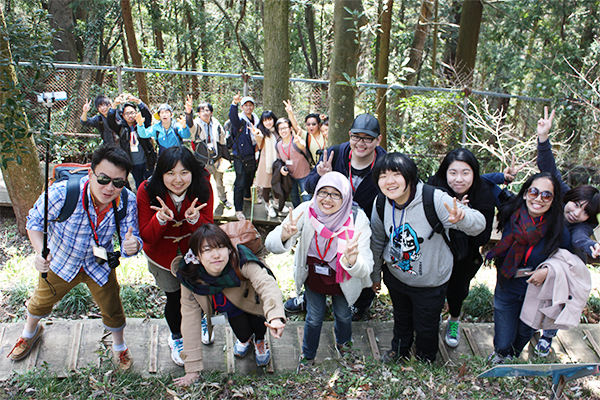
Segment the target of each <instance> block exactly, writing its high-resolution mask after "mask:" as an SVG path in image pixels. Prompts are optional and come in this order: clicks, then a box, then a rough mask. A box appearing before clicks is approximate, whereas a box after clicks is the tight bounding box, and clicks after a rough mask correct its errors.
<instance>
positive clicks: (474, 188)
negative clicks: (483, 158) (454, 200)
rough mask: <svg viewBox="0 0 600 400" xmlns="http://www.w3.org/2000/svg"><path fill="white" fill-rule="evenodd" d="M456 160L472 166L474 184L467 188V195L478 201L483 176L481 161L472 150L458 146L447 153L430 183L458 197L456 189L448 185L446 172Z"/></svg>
mask: <svg viewBox="0 0 600 400" xmlns="http://www.w3.org/2000/svg"><path fill="white" fill-rule="evenodd" d="M454 161H462V162H465V163H467V164H468V165H469V167H471V169H472V170H473V184H472V185H471V187H470V188H469V190H467V193H466V194H467V195H469V200H472V201H474V202H477V200H478V198H479V195H480V193H481V190H480V188H481V178H480V177H479V161H477V157H475V154H473V153H471V151H470V150H467V149H463V148H458V149H454V150H452V151H451V152H450V153H448V154H446V157H444V159H443V160H442V163H441V164H440V167H439V168H438V170H437V172H436V173H435V175H433V176H432V177H431V181H430V183H431V184H432V185H434V186H437V187H441V188H444V189H446V190H447V191H448V193H450V195H451V196H452V197H458V196H457V194H456V193H454V190H452V188H451V187H450V186H449V185H448V179H447V177H446V174H447V173H448V168H450V164H452V163H453V162H454Z"/></svg>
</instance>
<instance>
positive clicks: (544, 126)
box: [537, 106, 554, 143]
mask: <svg viewBox="0 0 600 400" xmlns="http://www.w3.org/2000/svg"><path fill="white" fill-rule="evenodd" d="M553 119H554V110H552V113H551V114H550V116H548V107H547V106H546V107H544V118H540V119H539V120H538V123H537V135H538V140H539V141H540V143H541V142H545V141H546V140H548V135H549V134H550V127H551V126H552V120H553Z"/></svg>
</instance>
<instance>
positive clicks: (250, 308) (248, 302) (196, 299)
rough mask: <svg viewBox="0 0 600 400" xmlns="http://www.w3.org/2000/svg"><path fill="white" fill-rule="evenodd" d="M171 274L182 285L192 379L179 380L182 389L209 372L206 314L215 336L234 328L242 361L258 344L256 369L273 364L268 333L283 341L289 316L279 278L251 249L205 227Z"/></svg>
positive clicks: (187, 365) (185, 352) (187, 360)
mask: <svg viewBox="0 0 600 400" xmlns="http://www.w3.org/2000/svg"><path fill="white" fill-rule="evenodd" d="M171 271H172V273H173V275H175V276H177V278H176V279H178V281H179V282H181V292H182V295H183V296H182V299H181V312H182V315H183V321H182V324H181V330H182V332H183V347H184V350H183V354H182V355H183V358H184V360H185V372H186V374H185V376H183V377H181V378H177V379H175V380H174V382H175V384H176V385H177V386H188V385H190V384H192V383H193V382H194V381H195V380H197V379H198V377H199V372H200V371H202V370H203V369H204V364H203V361H202V346H201V345H200V342H201V335H200V334H199V332H200V326H201V324H202V322H201V321H202V314H203V313H204V314H206V315H207V317H208V318H207V319H208V321H209V322H208V330H209V332H210V334H211V335H212V331H213V325H214V324H217V323H225V322H229V325H230V326H231V329H232V330H233V333H235V335H236V337H237V340H236V342H235V346H234V350H233V353H234V355H235V356H236V357H244V356H245V355H246V354H247V353H248V350H249V349H250V347H251V345H252V344H254V354H255V359H256V364H257V365H258V366H259V367H264V366H265V365H267V364H268V363H269V360H270V359H271V352H270V350H269V347H268V345H267V342H266V339H265V335H266V333H267V328H269V330H270V332H271V335H273V337H275V338H276V339H279V338H281V335H282V334H283V329H284V328H285V322H286V319H285V311H284V310H283V304H282V301H281V290H280V289H279V286H278V285H277V281H276V280H275V277H274V276H273V274H272V272H271V271H270V270H269V269H268V268H267V267H266V265H264V264H263V263H262V262H261V261H260V260H259V259H258V258H256V256H255V255H254V254H253V253H252V252H251V251H250V249H248V248H247V247H245V246H243V245H238V246H237V248H236V247H234V246H233V244H232V243H231V240H230V239H229V236H227V234H226V233H225V232H224V231H223V230H222V229H221V228H219V227H218V226H216V225H214V224H205V225H203V226H201V227H200V228H198V230H196V232H194V234H193V235H192V237H191V238H190V249H189V250H188V251H187V252H186V254H185V256H184V257H178V258H176V259H175V260H173V263H172V264H171ZM224 316H226V317H227V318H224ZM202 329H204V328H202Z"/></svg>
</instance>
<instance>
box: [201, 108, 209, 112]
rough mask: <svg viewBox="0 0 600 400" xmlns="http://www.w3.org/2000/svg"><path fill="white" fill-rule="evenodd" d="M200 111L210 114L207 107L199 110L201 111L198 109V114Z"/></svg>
mask: <svg viewBox="0 0 600 400" xmlns="http://www.w3.org/2000/svg"><path fill="white" fill-rule="evenodd" d="M202 111H204V112H210V108H208V107H206V108H201V109H200V112H202Z"/></svg>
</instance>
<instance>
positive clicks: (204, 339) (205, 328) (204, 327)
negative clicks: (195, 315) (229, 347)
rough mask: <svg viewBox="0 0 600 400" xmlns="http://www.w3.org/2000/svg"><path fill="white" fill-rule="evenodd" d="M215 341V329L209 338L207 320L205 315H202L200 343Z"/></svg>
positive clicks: (206, 343) (207, 343)
mask: <svg viewBox="0 0 600 400" xmlns="http://www.w3.org/2000/svg"><path fill="white" fill-rule="evenodd" d="M214 342H215V331H214V330H213V331H212V335H210V338H209V337H208V320H207V319H206V315H203V316H202V343H203V344H205V345H209V344H213V343H214Z"/></svg>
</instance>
